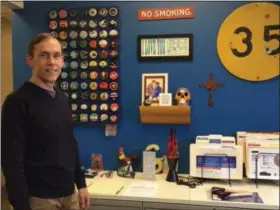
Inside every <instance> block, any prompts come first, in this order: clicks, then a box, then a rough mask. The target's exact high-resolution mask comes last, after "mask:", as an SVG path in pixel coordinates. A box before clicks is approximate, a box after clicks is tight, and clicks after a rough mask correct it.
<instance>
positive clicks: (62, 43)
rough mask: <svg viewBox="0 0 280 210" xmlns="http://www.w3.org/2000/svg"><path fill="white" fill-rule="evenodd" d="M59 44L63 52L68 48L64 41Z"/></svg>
mask: <svg viewBox="0 0 280 210" xmlns="http://www.w3.org/2000/svg"><path fill="white" fill-rule="evenodd" d="M60 44H61V47H62V49H63V50H65V49H66V48H67V47H68V43H67V42H66V41H62V42H61V43H60Z"/></svg>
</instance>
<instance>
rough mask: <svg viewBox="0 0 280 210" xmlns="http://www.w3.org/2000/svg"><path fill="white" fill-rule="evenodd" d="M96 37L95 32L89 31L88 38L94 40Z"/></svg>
mask: <svg viewBox="0 0 280 210" xmlns="http://www.w3.org/2000/svg"><path fill="white" fill-rule="evenodd" d="M97 36H98V33H97V31H96V30H91V31H89V37H90V38H96V37H97Z"/></svg>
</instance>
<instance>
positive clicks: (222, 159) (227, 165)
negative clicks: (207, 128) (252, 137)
mask: <svg viewBox="0 0 280 210" xmlns="http://www.w3.org/2000/svg"><path fill="white" fill-rule="evenodd" d="M242 163H243V155H242V147H241V146H239V145H235V146H225V145H221V144H190V175H191V176H193V177H201V178H209V179H229V180H231V179H242V178H243V167H242Z"/></svg>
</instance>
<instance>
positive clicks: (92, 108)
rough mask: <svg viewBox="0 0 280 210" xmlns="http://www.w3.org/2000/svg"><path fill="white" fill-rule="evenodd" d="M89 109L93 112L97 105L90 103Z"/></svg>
mask: <svg viewBox="0 0 280 210" xmlns="http://www.w3.org/2000/svg"><path fill="white" fill-rule="evenodd" d="M90 110H91V111H93V112H95V111H96V110H97V105H96V104H92V105H91V107H90Z"/></svg>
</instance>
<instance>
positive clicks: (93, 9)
mask: <svg viewBox="0 0 280 210" xmlns="http://www.w3.org/2000/svg"><path fill="white" fill-rule="evenodd" d="M88 14H89V16H91V17H94V16H96V14H97V10H96V9H95V8H91V9H90V10H89V11H88Z"/></svg>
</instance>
